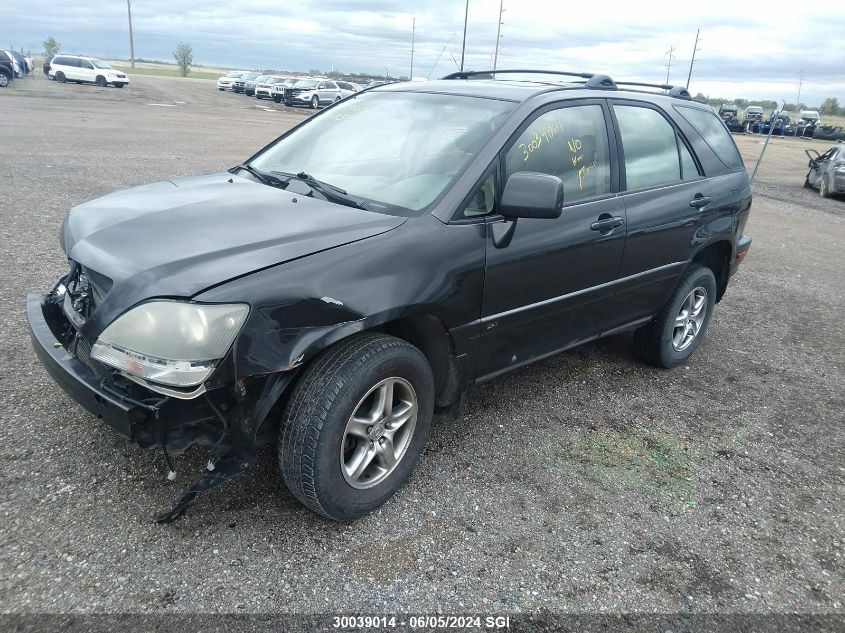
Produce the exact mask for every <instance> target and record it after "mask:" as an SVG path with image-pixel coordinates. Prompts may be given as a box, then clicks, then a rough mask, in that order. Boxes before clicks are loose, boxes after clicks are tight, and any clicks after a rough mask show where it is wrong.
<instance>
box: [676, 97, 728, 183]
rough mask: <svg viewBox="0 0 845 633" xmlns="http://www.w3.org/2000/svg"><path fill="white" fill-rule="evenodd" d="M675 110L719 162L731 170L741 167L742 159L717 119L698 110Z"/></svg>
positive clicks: (679, 108)
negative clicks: (698, 135)
mask: <svg viewBox="0 0 845 633" xmlns="http://www.w3.org/2000/svg"><path fill="white" fill-rule="evenodd" d="M675 109H676V110H677V111H678V113H679V114H680V115H681V116H682V117H684V118H685V119H686V120H687V121H688V122H689V124H690V125H691V126H693V127H694V128H695V131H696V132H698V133H699V134H701V136H702V137H704V140H705V141H706V142H707V144H708V145H709V146H710V149H712V150H713V152H714V153H715V154H716V156H718V157H719V160H721V161H722V162H723V163H724V164H725V165H726V166H728V167H731V168H733V169H738V168H741V167H742V158H741V157H740V155H739V152H738V151H737V149H736V145H734V141H733V139H732V138H731V133H730V132H728V129H727V128H726V127H725V125H724V123H722V121H721V120H720V119H719V117H717V116H716V115H715V114H713V113H711V112H707V111H705V110H699V109H698V108H688V107H678V106H675Z"/></svg>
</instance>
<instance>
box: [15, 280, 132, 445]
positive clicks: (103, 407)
mask: <svg viewBox="0 0 845 633" xmlns="http://www.w3.org/2000/svg"><path fill="white" fill-rule="evenodd" d="M44 298H45V297H44V295H38V294H30V295H28V296H27V298H26V319H27V323H28V325H29V336H30V338H31V339H32V348H33V349H34V350H35V354H36V355H37V356H38V359H39V360H40V361H41V364H42V365H44V369H46V370H47V373H48V374H50V377H51V378H52V379H53V380H54V381H56V384H57V385H59V387H61V388H62V389H63V390H64V391H65V393H67V394H68V395H69V396H70V397H71V398H73V399H74V400H76V402H78V403H79V404H80V405H82V406H83V407H84V408H85V409H87V410H88V412H89V413H91V414H92V415H94V416H96V417H97V418H99V419H100V420H102V421H103V422H105V423H106V424H108V425H109V426H110V427H112V428H113V429H114V430H115V431H117V432H118V433H120V434H121V435H124V436H126V437H132V427H133V425H134V424H137V423H140V422H143V421H145V420H147V418H148V416H149V412H148V411H145V410H144V409H142V408H140V407H138V406H136V405H134V404H130V403H129V402H127V401H126V400H125V399H123V398H119V397H118V396H117V395H115V394H112V393H110V392H109V391H107V390H106V389H104V388H103V385H102V379H101V378H100V377H99V376H97V375H96V374H95V373H94V372H92V371H91V370H90V369H88V368H87V367H86V366H85V365H84V364H83V363H82V362H81V361H80V360H78V359H76V358H74V357H73V356H71V355H70V354H69V353H68V352H67V351H66V350H65V349H64V348H63V347H62V346H61V343H59V341H57V340H56V336H55V335H54V334H53V331H52V330H51V329H50V326H49V325H48V323H47V319H46V318H45V316H44V306H45V302H44Z"/></svg>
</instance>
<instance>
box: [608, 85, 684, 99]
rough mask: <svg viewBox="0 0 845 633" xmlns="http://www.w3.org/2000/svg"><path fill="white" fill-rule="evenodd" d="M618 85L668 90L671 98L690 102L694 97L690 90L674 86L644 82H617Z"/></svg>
mask: <svg viewBox="0 0 845 633" xmlns="http://www.w3.org/2000/svg"><path fill="white" fill-rule="evenodd" d="M616 84H617V85H619V86H638V87H643V88H659V89H660V90H666V91H667V93H668V95H669V96H670V97H675V98H676V99H686V100H688V101H692V95H691V94H690V93H689V90H687V89H686V88H684V87H683V86H673V85H671V84H652V83H647V82H642V81H617V82H616Z"/></svg>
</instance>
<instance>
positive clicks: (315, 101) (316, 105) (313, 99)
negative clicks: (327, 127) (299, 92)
mask: <svg viewBox="0 0 845 633" xmlns="http://www.w3.org/2000/svg"><path fill="white" fill-rule="evenodd" d="M319 107H320V99H319V98H318V97H317V96H316V95H315V96H313V97H311V109H312V110H316V109H317V108H319Z"/></svg>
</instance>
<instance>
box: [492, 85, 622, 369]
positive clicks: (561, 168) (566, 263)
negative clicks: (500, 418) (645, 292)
mask: <svg viewBox="0 0 845 633" xmlns="http://www.w3.org/2000/svg"><path fill="white" fill-rule="evenodd" d="M608 122H609V112H608V111H607V106H606V103H605V101H604V100H601V99H590V100H583V101H576V102H567V103H562V104H555V105H552V106H547V107H545V108H543V109H541V110H539V111H538V112H536V113H535V114H533V115H532V116H531V117H530V118H529V119H528V120H527V121H526V123H525V124H524V125H523V126H522V128H521V131H519V132H517V135H516V137H515V138H514V139H513V140H512V142H511V143H510V144H509V145H508V146H506V147H505V149H504V150H503V154H502V156H501V159H500V163H501V165H502V167H501V170H500V174H499V181H500V182H501V183H504V182H506V180H507V178H508V177H509V176H510V175H511V174H513V173H515V172H518V171H530V172H540V173H546V174H552V175H555V176H558V177H559V178H561V180H562V181H563V183H564V208H563V211H562V213H561V215H560V217H559V218H557V219H553V220H550V219H531V218H520V219H519V220H517V221H516V222H517V223H516V228H515V230H514V233H513V237H512V239H511V240H510V242H509V243H507V244H506V245H501V244H500V245H498V246H497V245H496V242H495V240H494V233H495V232H497V231H499V230H501V228H502V226H501V225H503V224H506V221H505V220H504V219H502V218H501V217H500V216H499V217H496V216H493V217H491V218H490V219H489V220H488V231H487V233H488V236H487V270H486V274H485V281H484V296H483V299H482V338H481V344H480V346H479V354H478V361H477V362H478V365H477V370H476V374H477V375H478V376H480V377H481V379H483V378H489V377H492V376H495V375H496V374H498V373H501V372H503V371H506V370H509V369H512V368H513V367H515V366H518V365H521V364H524V363H527V362H530V361H532V360H536V359H538V358H541V357H543V356H546V355H549V354H551V353H554V352H556V351H560V350H562V349H564V348H566V347H570V346H572V345H575V344H577V343H580V342H583V341H585V340H588V339H590V338H595V337H596V336H598V334H599V333H600V332H601V331H602V329H603V328H604V327H605V325H606V324H607V323H608V322H609V321H610V320H612V319H611V315H610V314H609V310H610V307H611V302H612V297H613V293H614V288H613V282H614V280H616V278H617V275H618V273H619V264H620V262H621V260H622V253H623V250H624V246H625V210H624V208H623V205H622V201H621V199H620V198H619V197H618V195H616V193H614V192H615V191H616V190H617V189H616V187H617V180H618V177H617V168H616V165H615V138H614V136H613V135H612V134H610V133H609V132H608ZM502 188H503V187H502V186H499V187H498V189H499V190H501V189H502ZM488 189H489V185H488ZM482 208H483V207H482ZM599 223H602V224H599Z"/></svg>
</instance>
